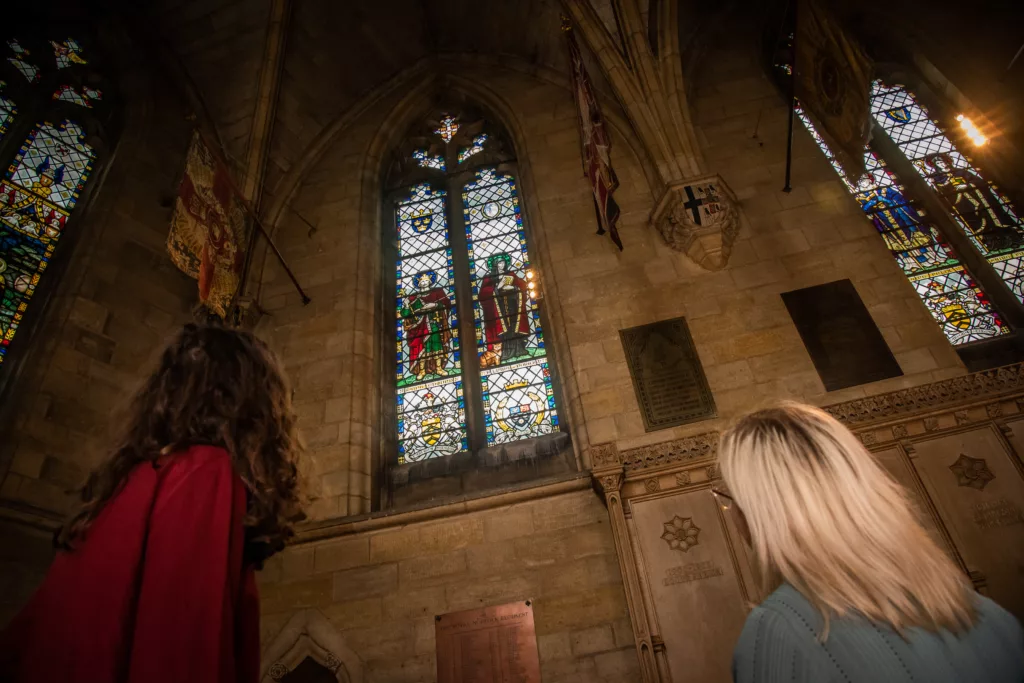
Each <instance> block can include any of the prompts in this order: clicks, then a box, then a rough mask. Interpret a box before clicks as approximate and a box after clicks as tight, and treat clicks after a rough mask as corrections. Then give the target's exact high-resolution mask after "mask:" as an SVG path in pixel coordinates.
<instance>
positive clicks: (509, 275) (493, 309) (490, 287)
mask: <svg viewBox="0 0 1024 683" xmlns="http://www.w3.org/2000/svg"><path fill="white" fill-rule="evenodd" d="M487 269H488V273H487V275H485V276H484V278H483V280H482V282H481V283H480V294H479V299H480V308H481V309H482V310H483V314H484V339H485V341H486V343H487V350H486V351H485V352H484V354H483V355H482V356H481V359H480V360H481V365H483V367H485V368H486V367H494V366H496V365H498V364H499V363H506V362H508V361H511V360H515V359H516V358H520V357H524V356H527V355H529V353H528V351H527V350H526V342H527V339H528V338H529V336H530V318H529V315H528V313H527V302H528V301H529V300H530V295H529V291H528V289H527V285H526V280H524V279H523V278H521V277H519V275H518V274H517V273H516V272H515V269H514V268H513V267H512V257H511V256H509V255H508V254H494V255H493V256H491V257H490V258H488V259H487Z"/></svg>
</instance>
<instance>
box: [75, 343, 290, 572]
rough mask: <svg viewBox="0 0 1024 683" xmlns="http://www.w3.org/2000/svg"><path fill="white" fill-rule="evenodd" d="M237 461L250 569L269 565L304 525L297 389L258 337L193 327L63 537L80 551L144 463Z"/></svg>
mask: <svg viewBox="0 0 1024 683" xmlns="http://www.w3.org/2000/svg"><path fill="white" fill-rule="evenodd" d="M199 444H205V445H211V446H220V447H221V448H224V449H225V450H226V451H228V453H230V454H231V459H232V462H233V463H234V467H235V470H236V471H237V472H238V474H239V476H240V477H241V478H242V481H243V482H244V483H245V486H246V489H247V490H248V494H249V495H248V498H249V502H248V510H247V514H246V517H245V534H246V553H245V555H246V559H247V560H248V561H250V562H253V563H256V564H259V563H261V562H262V561H263V560H265V559H266V558H268V557H270V556H271V555H273V554H274V553H276V552H277V551H279V550H281V549H282V548H283V547H284V544H285V542H286V541H287V540H288V539H289V538H291V537H292V536H293V535H294V532H293V529H292V524H293V522H295V521H297V520H299V519H301V518H302V513H301V510H300V503H299V494H298V471H297V468H296V458H297V455H298V451H299V443H298V439H297V438H296V433H295V415H294V413H293V411H292V405H291V391H290V389H289V387H288V381H287V379H286V377H285V375H284V373H283V372H282V370H281V368H280V366H279V365H278V362H277V359H276V357H275V356H274V354H273V352H271V351H270V349H269V348H268V347H267V346H266V344H264V343H263V342H262V341H260V340H259V339H257V338H256V337H255V336H254V335H252V334H250V333H248V332H244V331H241V330H234V329H229V328H226V327H220V326H216V325H194V324H189V325H186V326H185V328H184V329H183V330H182V331H181V332H180V333H179V334H178V335H177V337H176V338H175V339H174V341H172V342H171V344H170V346H168V347H167V349H166V350H165V351H164V352H163V356H162V357H161V359H160V367H159V368H158V369H157V370H156V372H154V373H153V375H152V376H151V377H150V378H149V379H148V380H147V381H146V383H145V384H144V385H143V387H142V388H141V390H140V391H139V393H138V394H137V395H136V396H135V398H134V400H133V401H132V404H131V406H130V410H129V418H128V426H127V430H126V432H125V434H124V437H123V438H122V440H121V442H120V445H119V446H118V447H117V448H116V450H115V451H114V453H113V455H112V457H111V458H110V459H109V460H107V462H105V463H104V464H103V465H101V466H100V467H98V468H97V469H96V470H95V471H94V472H93V473H92V474H91V475H89V478H88V480H87V482H86V484H85V486H83V487H82V490H81V499H82V506H81V508H80V509H79V510H78V511H77V512H76V513H75V514H74V515H72V516H71V517H70V518H69V519H68V521H67V522H66V523H65V524H64V526H63V527H62V528H61V529H60V530H59V531H58V532H57V535H56V537H55V543H56V545H57V547H59V548H62V549H65V550H70V549H73V547H74V546H75V544H76V542H78V541H79V540H81V539H82V538H83V537H84V534H85V532H86V530H87V529H88V528H89V525H90V524H91V523H92V521H93V520H94V519H96V517H97V516H98V515H99V513H100V511H102V510H103V508H104V506H105V505H106V504H107V502H108V501H110V499H111V498H113V497H114V496H115V495H116V494H117V493H118V491H120V489H121V487H122V486H123V484H124V482H125V481H126V480H127V479H128V475H129V474H130V473H131V471H132V470H133V469H134V468H135V467H136V466H137V465H139V464H140V463H150V464H152V465H153V466H156V465H157V462H156V461H157V459H158V458H160V457H161V456H165V455H170V454H173V453H176V452H180V451H184V450H187V449H188V448H189V447H190V446H193V445H199Z"/></svg>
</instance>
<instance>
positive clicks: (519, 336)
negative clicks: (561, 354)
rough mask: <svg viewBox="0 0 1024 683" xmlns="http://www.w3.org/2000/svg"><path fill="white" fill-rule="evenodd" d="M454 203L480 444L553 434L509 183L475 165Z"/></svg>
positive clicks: (532, 292) (530, 284) (536, 319)
mask: <svg viewBox="0 0 1024 683" xmlns="http://www.w3.org/2000/svg"><path fill="white" fill-rule="evenodd" d="M462 205H463V214H464V216H465V222H466V239H467V245H468V251H469V264H470V280H471V283H472V287H473V315H474V319H475V322H476V333H477V339H476V343H477V354H478V357H479V359H480V369H481V380H482V383H483V402H484V421H485V423H486V425H487V443H488V444H498V443H506V442H509V441H518V440H520V439H526V438H530V437H535V436H541V435H544V434H549V433H551V432H555V431H558V413H557V412H556V410H555V400H554V392H553V390H552V387H551V374H550V371H549V368H548V361H547V352H546V350H545V348H544V333H543V330H542V329H541V324H540V308H539V304H538V301H537V290H536V287H537V283H536V282H535V281H534V272H533V270H532V269H531V267H530V255H529V252H528V250H527V246H526V234H525V233H524V231H523V219H522V215H521V213H520V207H519V197H518V191H517V189H516V182H515V180H514V179H513V178H512V177H511V176H508V175H504V174H502V173H498V172H496V171H495V170H494V169H491V168H483V169H481V170H479V171H477V173H476V176H475V178H474V179H473V180H472V181H471V182H469V183H467V184H466V186H465V188H464V190H463V193H462Z"/></svg>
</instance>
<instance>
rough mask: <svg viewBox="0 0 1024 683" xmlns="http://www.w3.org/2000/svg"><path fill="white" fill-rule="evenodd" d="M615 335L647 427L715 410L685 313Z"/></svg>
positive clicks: (704, 415) (687, 419)
mask: <svg viewBox="0 0 1024 683" xmlns="http://www.w3.org/2000/svg"><path fill="white" fill-rule="evenodd" d="M619 337H620V338H621V339H622V348H623V350H625V352H626V363H627V364H628V365H629V374H630V376H631V377H632V378H633V390H634V391H635V392H636V402H637V403H639V404H640V415H641V416H643V418H644V428H645V429H646V430H647V431H649V432H653V431H655V430H657V429H664V428H666V427H674V426H676V425H681V424H686V423H687V422H696V421H697V420H703V419H706V418H709V417H714V416H715V400H714V398H712V396H711V389H710V388H709V387H708V380H707V378H706V377H705V376H704V368H703V367H701V364H700V358H698V357H697V349H695V348H694V346H693V338H692V337H691V336H690V328H689V327H687V325H686V319H685V318H673V319H672V320H661V321H659V322H656V323H651V324H649V325H640V326H638V327H630V328H629V329H626V330H619Z"/></svg>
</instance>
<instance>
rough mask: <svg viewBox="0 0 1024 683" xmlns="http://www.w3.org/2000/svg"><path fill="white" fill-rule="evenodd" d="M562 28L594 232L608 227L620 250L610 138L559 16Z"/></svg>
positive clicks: (566, 23)
mask: <svg viewBox="0 0 1024 683" xmlns="http://www.w3.org/2000/svg"><path fill="white" fill-rule="evenodd" d="M562 30H563V31H564V32H565V40H566V42H567V43H568V45H569V61H570V62H571V63H572V85H573V94H574V95H575V98H576V111H577V113H578V114H579V121H580V139H581V141H582V143H583V170H584V171H585V172H586V174H587V179H588V180H590V186H591V187H592V188H593V190H594V203H595V205H596V206H597V220H598V229H597V234H599V235H603V234H604V233H605V231H606V230H607V231H608V233H609V235H611V238H612V241H613V242H615V246H617V247H618V248H619V249H620V250H621V249H622V240H621V239H619V230H618V228H616V227H615V224H616V223H617V222H618V220H619V205H618V204H616V203H615V198H614V197H612V193H614V192H615V189H616V188H617V187H618V186H619V179H618V178H617V177H616V175H615V170H614V169H613V168H612V157H611V149H612V143H611V139H610V138H609V137H608V130H607V129H606V128H605V125H604V118H603V117H602V116H601V108H600V106H599V105H598V103H597V96H596V94H595V93H594V86H593V85H592V84H591V83H590V76H588V75H587V69H586V67H585V66H584V64H583V55H582V54H581V53H580V46H579V45H578V44H577V43H576V36H574V35H573V32H572V26H570V24H569V21H568V19H566V18H565V17H563V18H562Z"/></svg>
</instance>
